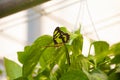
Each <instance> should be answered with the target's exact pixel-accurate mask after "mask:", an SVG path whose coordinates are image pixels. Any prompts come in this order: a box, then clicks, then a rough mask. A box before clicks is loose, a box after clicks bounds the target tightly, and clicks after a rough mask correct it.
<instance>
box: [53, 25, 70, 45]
mask: <svg viewBox="0 0 120 80" xmlns="http://www.w3.org/2000/svg"><path fill="white" fill-rule="evenodd" d="M69 39H70V35H69V34H68V33H65V32H63V31H62V30H61V29H60V28H59V27H56V29H55V30H54V32H53V42H54V44H55V45H59V44H65V43H67V42H68V41H69Z"/></svg>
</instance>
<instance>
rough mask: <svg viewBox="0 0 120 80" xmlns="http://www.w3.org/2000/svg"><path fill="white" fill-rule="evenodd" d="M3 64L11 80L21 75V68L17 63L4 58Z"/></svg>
mask: <svg viewBox="0 0 120 80" xmlns="http://www.w3.org/2000/svg"><path fill="white" fill-rule="evenodd" d="M4 64H5V69H6V73H7V77H8V79H9V80H13V79H16V78H18V77H20V76H22V68H21V66H19V65H18V64H17V63H15V62H14V61H12V60H9V59H7V58H4Z"/></svg>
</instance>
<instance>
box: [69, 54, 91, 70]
mask: <svg viewBox="0 0 120 80" xmlns="http://www.w3.org/2000/svg"><path fill="white" fill-rule="evenodd" d="M89 66H90V64H89V61H88V60H87V58H85V57H84V56H83V55H79V56H77V57H76V58H75V60H74V61H73V62H72V63H71V66H70V70H82V69H84V70H86V71H89V70H88V69H89Z"/></svg>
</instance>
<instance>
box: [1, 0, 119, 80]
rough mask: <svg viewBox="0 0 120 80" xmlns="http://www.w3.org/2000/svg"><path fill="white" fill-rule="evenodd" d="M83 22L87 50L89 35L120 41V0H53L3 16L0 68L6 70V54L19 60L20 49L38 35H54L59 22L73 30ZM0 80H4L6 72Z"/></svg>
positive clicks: (82, 28) (59, 24) (93, 37)
mask: <svg viewBox="0 0 120 80" xmlns="http://www.w3.org/2000/svg"><path fill="white" fill-rule="evenodd" d="M80 25H81V33H82V34H83V35H84V39H85V42H84V44H85V50H87V49H88V47H89V41H88V39H93V40H104V41H107V42H108V43H109V44H111V45H112V44H114V43H117V42H119V41H120V37H119V35H120V1H119V0H51V1H47V2H44V3H43V4H40V5H37V6H34V7H32V8H29V9H26V10H23V11H20V12H17V13H15V14H12V15H9V16H6V17H2V18H0V69H2V70H3V72H4V66H3V58H4V57H7V58H9V59H11V60H14V61H15V62H18V60H17V51H22V50H23V49H24V46H26V45H30V44H31V43H32V42H33V41H34V40H35V39H36V38H37V37H39V36H41V35H44V34H49V35H52V34H53V31H54V29H55V28H56V27H57V26H65V27H66V28H67V29H68V30H69V31H74V30H76V29H78V28H79V27H80ZM84 53H85V52H84ZM0 80H5V74H4V73H3V74H2V75H1V76H0Z"/></svg>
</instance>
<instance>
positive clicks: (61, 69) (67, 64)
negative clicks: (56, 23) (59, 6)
mask: <svg viewBox="0 0 120 80" xmlns="http://www.w3.org/2000/svg"><path fill="white" fill-rule="evenodd" d="M61 30H64V32H67V33H68V34H69V35H70V40H69V42H68V43H65V44H64V45H60V46H59V47H55V46H54V43H53V37H52V36H50V35H43V36H40V37H39V38H37V39H36V40H35V41H34V42H33V44H32V45H30V46H25V48H24V51H20V52H18V53H17V54H18V60H19V61H20V63H21V64H22V66H20V65H18V64H17V63H15V62H13V61H11V60H9V59H7V58H4V62H5V68H6V72H7V76H8V78H9V79H10V80H120V76H119V75H120V43H117V44H114V45H112V46H109V44H108V43H107V42H105V41H94V42H91V45H90V49H91V47H92V46H94V55H91V53H90V50H89V53H88V56H87V57H85V56H84V55H83V54H84V53H82V48H83V36H82V35H81V34H80V30H79V29H78V30H77V31H75V32H74V33H71V32H69V31H67V30H66V28H65V27H61Z"/></svg>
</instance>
